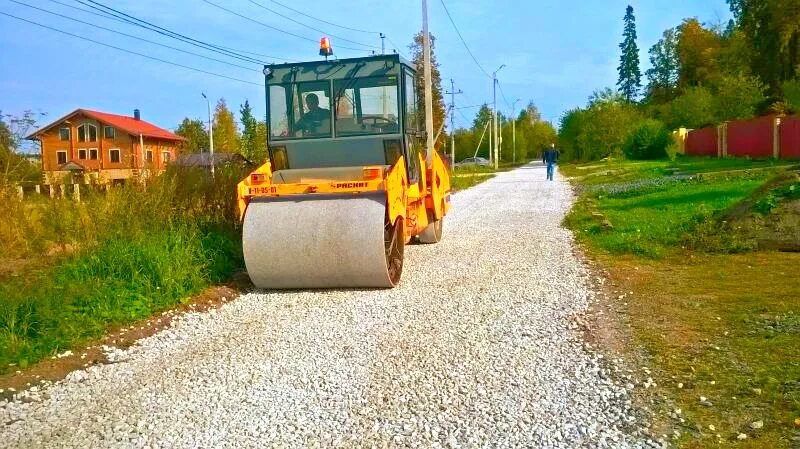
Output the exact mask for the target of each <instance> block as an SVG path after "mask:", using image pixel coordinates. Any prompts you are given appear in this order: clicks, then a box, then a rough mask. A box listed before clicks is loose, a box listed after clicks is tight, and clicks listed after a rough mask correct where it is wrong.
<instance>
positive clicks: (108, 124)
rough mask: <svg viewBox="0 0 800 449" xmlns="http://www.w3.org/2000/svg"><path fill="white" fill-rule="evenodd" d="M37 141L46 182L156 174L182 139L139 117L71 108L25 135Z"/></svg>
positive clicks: (99, 179) (94, 180)
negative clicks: (64, 114)
mask: <svg viewBox="0 0 800 449" xmlns="http://www.w3.org/2000/svg"><path fill="white" fill-rule="evenodd" d="M28 139H30V140H37V141H39V142H40V144H41V156H42V170H43V171H44V175H45V176H44V178H45V183H46V184H58V183H63V182H68V183H89V182H99V183H109V182H116V181H121V180H125V179H129V178H132V177H134V176H138V175H140V174H142V175H146V174H158V173H161V172H162V171H163V170H164V169H165V168H166V166H167V164H168V163H170V162H171V161H174V160H175V158H176V156H177V150H178V148H179V146H180V145H181V143H182V142H183V141H184V140H185V139H184V138H183V137H180V136H178V135H176V134H173V133H171V132H169V131H167V130H165V129H163V128H159V127H157V126H155V125H153V124H152V123H148V122H146V121H144V120H141V117H140V115H139V110H138V109H137V110H135V111H134V115H133V116H132V117H131V116H125V115H117V114H108V113H105V112H98V111H90V110H88V109H76V110H75V111H73V112H71V113H69V114H67V115H66V116H64V117H62V118H60V119H58V120H56V121H54V122H53V123H50V124H49V125H47V126H44V127H42V128H41V129H39V130H38V131H36V132H34V133H33V134H31V135H30V136H28Z"/></svg>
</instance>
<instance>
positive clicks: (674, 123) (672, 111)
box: [664, 87, 717, 129]
mask: <svg viewBox="0 0 800 449" xmlns="http://www.w3.org/2000/svg"><path fill="white" fill-rule="evenodd" d="M664 122H665V123H666V124H667V126H668V127H669V128H670V129H677V128H681V127H685V128H691V129H697V128H703V127H705V126H708V125H711V124H714V123H716V122H717V116H716V111H715V108H714V96H713V95H711V92H710V91H709V90H708V89H706V88H705V87H691V88H689V89H687V90H686V92H685V93H684V94H683V95H681V96H679V97H678V98H676V99H675V100H674V101H673V102H672V103H671V104H670V106H669V108H668V110H667V111H666V112H665V113H664Z"/></svg>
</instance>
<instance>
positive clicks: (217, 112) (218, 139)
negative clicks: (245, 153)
mask: <svg viewBox="0 0 800 449" xmlns="http://www.w3.org/2000/svg"><path fill="white" fill-rule="evenodd" d="M214 151H216V152H218V153H237V152H239V128H238V127H237V126H236V119H234V118H233V112H231V111H230V110H229V109H228V105H227V104H226V103H225V99H224V98H220V99H219V101H218V102H217V107H216V108H215V109H214Z"/></svg>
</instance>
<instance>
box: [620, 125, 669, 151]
mask: <svg viewBox="0 0 800 449" xmlns="http://www.w3.org/2000/svg"><path fill="white" fill-rule="evenodd" d="M672 144H673V139H672V134H671V133H670V132H669V130H667V128H666V127H665V126H664V124H663V123H661V122H659V121H658V120H652V119H648V120H644V121H642V123H641V124H639V126H637V127H636V128H635V129H634V130H633V132H632V133H631V134H630V135H629V136H628V138H627V139H626V140H625V144H624V145H623V151H624V153H625V156H626V157H627V158H628V159H633V160H652V159H663V158H665V157H667V155H668V153H667V150H668V148H669V147H670V145H672Z"/></svg>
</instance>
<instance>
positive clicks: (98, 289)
mask: <svg viewBox="0 0 800 449" xmlns="http://www.w3.org/2000/svg"><path fill="white" fill-rule="evenodd" d="M242 175H243V173H242V171H241V170H236V169H229V170H218V171H217V175H216V178H215V179H214V180H213V181H212V180H211V178H210V177H209V176H208V175H207V173H205V172H202V171H196V170H183V171H170V172H168V173H166V174H164V175H162V176H160V177H158V178H156V179H153V180H151V181H150V183H149V184H141V183H130V184H129V185H126V186H123V187H117V188H112V189H110V190H109V191H108V192H92V191H89V192H86V194H85V195H84V197H83V199H84V200H83V201H82V202H81V203H76V202H74V201H72V200H69V199H55V200H51V199H49V198H46V199H38V200H34V201H27V200H26V201H20V200H19V199H17V198H16V197H15V196H14V195H8V194H7V193H4V194H3V195H5V196H3V198H2V200H3V201H6V204H9V213H7V214H5V215H4V216H2V217H0V245H2V246H0V248H2V250H3V251H2V253H0V259H2V258H4V257H5V258H17V259H22V260H27V264H26V267H27V268H26V270H25V272H24V273H18V275H17V276H13V277H6V278H4V279H0V373H1V372H5V371H8V369H9V364H18V365H19V366H26V365H28V364H30V363H33V362H35V361H36V360H38V359H40V358H42V357H44V356H46V355H49V354H52V353H54V352H56V351H61V350H63V349H65V348H68V347H71V346H74V345H75V344H78V343H80V342H83V341H86V340H87V339H91V338H95V337H98V336H100V335H102V334H103V333H104V332H105V331H106V330H107V329H108V328H109V327H111V326H115V325H120V324H123V323H127V322H130V321H133V320H136V319H140V318H144V317H147V316H149V315H151V314H153V313H154V312H156V311H159V310H163V309H165V308H168V307H170V306H173V305H175V304H178V303H180V302H181V301H184V300H186V299H187V298H189V297H190V296H191V295H192V294H194V293H196V292H198V291H200V290H201V289H203V288H205V287H206V286H208V285H210V284H212V283H216V282H220V281H222V280H224V279H225V278H227V277H229V276H230V275H231V274H232V273H233V272H235V271H236V270H237V269H239V268H240V267H241V266H242V260H241V248H240V239H239V230H238V223H237V219H236V211H235V206H234V205H235V189H234V186H235V183H236V182H237V181H238V179H239V178H240V177H241V176H242Z"/></svg>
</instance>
